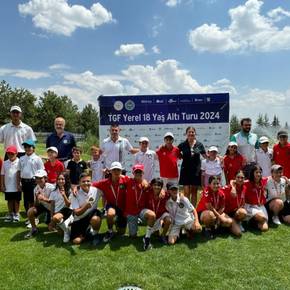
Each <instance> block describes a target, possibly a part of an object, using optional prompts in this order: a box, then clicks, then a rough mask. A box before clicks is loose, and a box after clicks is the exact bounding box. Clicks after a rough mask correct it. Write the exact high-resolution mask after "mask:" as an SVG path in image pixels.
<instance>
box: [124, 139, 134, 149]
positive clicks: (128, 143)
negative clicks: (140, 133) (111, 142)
mask: <svg viewBox="0 0 290 290" xmlns="http://www.w3.org/2000/svg"><path fill="white" fill-rule="evenodd" d="M124 141H125V149H126V150H127V151H130V150H132V149H133V146H132V145H131V143H130V142H129V140H128V139H124Z"/></svg>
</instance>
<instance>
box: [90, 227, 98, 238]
mask: <svg viewBox="0 0 290 290" xmlns="http://www.w3.org/2000/svg"><path fill="white" fill-rule="evenodd" d="M98 232H99V231H96V230H94V229H93V228H92V229H91V234H92V236H95V235H97V234H98Z"/></svg>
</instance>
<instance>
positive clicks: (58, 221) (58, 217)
mask: <svg viewBox="0 0 290 290" xmlns="http://www.w3.org/2000/svg"><path fill="white" fill-rule="evenodd" d="M61 220H62V217H60V216H59V215H54V216H53V217H52V221H53V222H54V223H56V224H58V223H60V222H61Z"/></svg>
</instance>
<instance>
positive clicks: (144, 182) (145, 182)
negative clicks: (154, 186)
mask: <svg viewBox="0 0 290 290" xmlns="http://www.w3.org/2000/svg"><path fill="white" fill-rule="evenodd" d="M141 185H142V186H143V187H145V188H147V187H148V186H149V183H148V181H147V180H146V179H143V180H142V184H141Z"/></svg>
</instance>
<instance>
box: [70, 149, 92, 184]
mask: <svg viewBox="0 0 290 290" xmlns="http://www.w3.org/2000/svg"><path fill="white" fill-rule="evenodd" d="M81 154H82V150H81V148H79V147H74V148H73V149H72V155H73V158H72V159H71V160H70V161H69V162H68V164H67V168H66V169H67V170H68V171H69V177H70V181H71V184H72V185H73V186H77V185H78V184H79V178H80V175H81V174H82V173H83V172H84V171H85V170H86V169H87V168H88V167H87V163H86V162H85V161H83V160H82V159H81Z"/></svg>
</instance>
